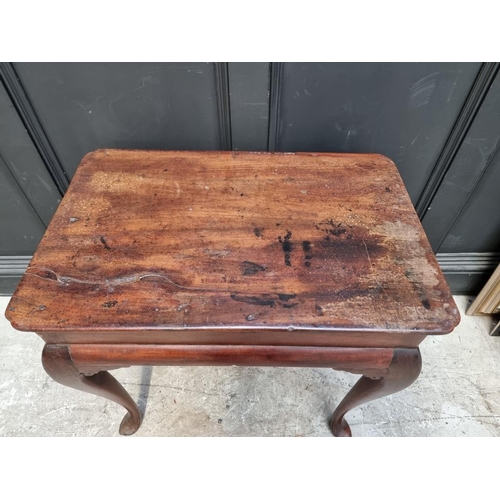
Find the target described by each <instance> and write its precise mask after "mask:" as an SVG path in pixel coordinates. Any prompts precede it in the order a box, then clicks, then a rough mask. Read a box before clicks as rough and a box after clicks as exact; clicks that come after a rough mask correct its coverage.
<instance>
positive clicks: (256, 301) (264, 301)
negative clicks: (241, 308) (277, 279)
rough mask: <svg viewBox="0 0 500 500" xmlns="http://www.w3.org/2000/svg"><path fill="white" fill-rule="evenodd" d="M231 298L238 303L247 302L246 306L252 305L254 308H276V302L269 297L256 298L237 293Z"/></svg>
mask: <svg viewBox="0 0 500 500" xmlns="http://www.w3.org/2000/svg"><path fill="white" fill-rule="evenodd" d="M231 298H232V299H233V300H236V301H238V302H245V303H246V304H252V305H254V306H269V307H274V306H275V304H276V303H275V301H274V300H273V299H270V298H267V297H254V296H248V295H237V294H235V293H232V294H231Z"/></svg>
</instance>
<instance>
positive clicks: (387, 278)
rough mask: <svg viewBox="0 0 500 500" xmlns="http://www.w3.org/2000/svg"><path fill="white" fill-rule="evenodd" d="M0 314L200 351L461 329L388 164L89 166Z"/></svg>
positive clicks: (180, 159) (44, 327)
mask: <svg viewBox="0 0 500 500" xmlns="http://www.w3.org/2000/svg"><path fill="white" fill-rule="evenodd" d="M6 314H7V317H8V319H9V320H10V321H11V322H12V324H13V325H14V327H15V328H17V329H19V330H27V331H36V332H38V333H40V334H42V335H43V334H44V332H45V333H46V334H47V335H48V334H49V333H51V332H52V333H54V334H57V333H59V334H60V335H62V336H64V335H66V334H67V335H70V336H71V335H77V334H78V335H80V338H82V337H85V336H87V338H88V339H89V340H91V339H92V338H95V337H94V335H98V336H99V338H100V339H101V340H100V341H104V340H105V336H106V332H109V333H110V335H113V334H114V333H113V332H115V333H116V332H118V334H119V333H120V332H128V333H130V332H136V333H135V334H134V335H136V337H135V338H136V340H137V336H139V335H141V332H143V333H144V341H145V342H147V341H148V340H147V339H148V334H147V333H146V332H155V335H156V336H158V335H161V332H162V331H170V332H174V333H175V335H176V336H177V342H181V341H182V335H183V334H186V335H187V336H189V338H190V340H189V342H196V333H197V332H199V333H200V335H202V336H203V337H204V339H203V341H202V342H204V343H205V342H207V340H206V337H207V336H209V334H210V332H212V335H213V336H215V337H216V336H217V335H219V334H222V335H223V336H225V339H226V340H227V337H229V336H230V333H232V334H233V336H234V341H233V342H236V343H238V336H239V335H240V336H241V335H246V340H245V342H251V340H250V338H251V334H252V333H255V334H256V335H257V334H259V335H260V334H263V333H264V332H265V334H266V335H267V338H268V339H269V342H270V343H272V342H273V336H274V335H281V336H282V337H283V336H284V335H285V334H286V332H288V331H293V333H292V334H291V335H293V337H294V338H295V339H296V341H297V338H298V337H299V336H300V335H301V333H300V332H302V331H304V332H307V333H304V335H305V336H307V335H310V332H314V331H318V332H321V333H322V334H323V335H327V334H328V332H337V333H338V332H344V333H347V334H348V333H353V334H354V333H358V334H360V335H361V336H364V337H365V338H369V335H370V334H373V335H377V336H382V337H383V338H385V339H386V341H387V338H389V337H390V336H391V335H395V336H401V335H408V336H410V337H411V336H412V335H416V336H417V340H414V341H409V344H418V342H419V341H420V340H421V339H422V338H423V337H424V336H425V335H427V334H443V333H448V332H450V331H451V330H452V329H453V328H454V327H455V326H456V324H457V323H458V321H459V314H458V311H457V309H456V306H455V304H454V302H453V299H452V297H451V295H450V292H449V289H448V286H447V284H446V282H445V280H444V277H443V275H442V273H441V271H440V269H439V267H438V264H437V262H436V260H435V258H434V255H433V253H432V250H431V248H430V246H429V243H428V241H427V239H426V237H425V234H424V232H423V230H422V227H421V225H420V222H419V220H418V218H417V216H416V214H415V211H414V209H413V206H412V205H411V202H410V199H409V197H408V194H407V192H406V190H405V188H404V185H403V183H402V180H401V178H400V176H399V174H398V171H397V169H396V167H395V165H394V163H393V162H392V161H390V160H389V159H387V158H385V157H383V156H380V155H346V154H323V153H321V154H319V153H318V154H315V153H300V154H279V153H265V154H252V153H234V152H179V151H171V152H158V151H124V150H99V151H96V152H94V153H91V154H89V155H87V156H86V157H85V158H84V160H83V161H82V163H81V165H80V167H79V168H78V170H77V172H76V174H75V177H74V179H73V181H72V182H71V185H70V188H69V190H68V193H67V194H66V196H65V197H64V199H63V201H62V202H61V204H60V206H59V208H58V210H57V213H56V215H55V216H54V218H53V220H52V222H51V224H50V226H49V228H48V230H47V232H46V234H45V236H44V238H43V239H42V241H41V243H40V245H39V247H38V250H37V251H36V253H35V255H34V257H33V259H32V261H31V264H30V266H29V268H28V269H27V271H26V273H25V275H24V277H23V279H22V281H21V283H20V285H19V287H18V289H17V291H16V293H15V294H14V296H13V298H12V300H11V302H10V304H9V306H8V308H7V313H6ZM242 332H243V333H242ZM249 335H250V337H249ZM259 341H261V338H260V340H259ZM245 342H243V343H245ZM398 343H401V339H400V338H399V339H398Z"/></svg>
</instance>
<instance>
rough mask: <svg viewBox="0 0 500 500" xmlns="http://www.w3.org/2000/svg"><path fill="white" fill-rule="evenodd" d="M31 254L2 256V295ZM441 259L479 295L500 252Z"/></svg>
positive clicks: (455, 284) (461, 291)
mask: <svg viewBox="0 0 500 500" xmlns="http://www.w3.org/2000/svg"><path fill="white" fill-rule="evenodd" d="M30 260H31V256H19V257H17V256H15V257H1V256H0V295H11V294H12V293H14V290H15V289H16V286H17V284H18V282H19V280H20V279H21V276H22V274H23V273H24V271H25V270H26V268H27V267H28V264H29V262H30ZM437 260H438V262H439V265H440V266H441V269H442V270H443V273H444V275H445V277H446V280H447V281H448V284H449V286H450V288H451V291H452V293H454V294H457V295H476V294H477V293H479V291H480V290H481V288H482V287H483V286H484V285H485V283H486V282H487V281H488V279H489V277H490V276H491V274H492V273H493V271H494V270H495V268H496V267H497V266H498V264H500V253H498V252H484V253H438V254H437Z"/></svg>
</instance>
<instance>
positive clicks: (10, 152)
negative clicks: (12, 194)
mask: <svg viewBox="0 0 500 500" xmlns="http://www.w3.org/2000/svg"><path fill="white" fill-rule="evenodd" d="M0 157H1V158H2V159H3V161H4V163H3V165H2V168H4V169H8V170H9V172H10V174H11V177H12V179H11V180H10V181H8V182H12V181H14V180H15V182H16V184H17V186H18V188H16V189H17V190H20V191H22V192H23V193H24V195H25V196H26V200H25V203H31V205H32V207H33V209H34V210H36V212H37V213H38V216H39V217H40V219H41V221H42V222H43V224H44V225H45V226H47V225H48V223H49V222H50V219H51V218H52V216H53V215H54V212H55V210H56V208H57V205H58V203H59V201H60V195H59V192H58V190H57V188H56V186H55V184H54V182H53V181H52V178H51V177H50V175H49V173H48V172H47V169H46V168H45V165H44V163H43V162H42V160H41V158H40V156H39V154H38V152H37V150H36V149H35V147H34V146H33V143H32V142H31V139H30V137H29V136H28V133H27V132H26V129H25V128H24V125H23V123H22V121H21V119H20V118H19V115H18V114H17V111H16V110H15V108H14V106H13V104H12V102H11V100H10V98H9V96H8V95H7V92H6V90H5V88H4V86H3V85H2V83H1V82H0ZM4 175H6V174H5V173H4ZM16 192H17V191H16ZM9 199H10V198H9ZM11 202H12V200H11ZM0 206H1V207H2V212H3V213H4V214H7V213H10V211H12V210H13V206H12V207H10V206H9V205H8V203H7V200H6V199H4V198H1V199H0ZM30 217H31V216H30ZM8 218H10V217H8ZM18 222H19V221H18ZM2 224H3V229H4V230H5V229H6V224H8V220H4V221H3V222H2ZM2 235H3V237H8V233H7V235H6V234H5V233H3V232H2ZM29 236H30V239H31V235H29ZM12 249H13V247H11V250H12ZM23 249H24V246H23V245H22V246H21V247H20V248H19V249H18V250H17V251H16V252H15V253H14V255H24V254H25V253H26V252H25V251H24V250H23Z"/></svg>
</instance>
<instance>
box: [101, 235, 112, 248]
mask: <svg viewBox="0 0 500 500" xmlns="http://www.w3.org/2000/svg"><path fill="white" fill-rule="evenodd" d="M99 240H100V241H101V243H102V244H103V245H104V248H105V249H106V250H111V247H110V246H109V245H108V244H107V242H106V240H105V239H104V236H101V237H100V238H99Z"/></svg>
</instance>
